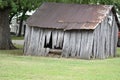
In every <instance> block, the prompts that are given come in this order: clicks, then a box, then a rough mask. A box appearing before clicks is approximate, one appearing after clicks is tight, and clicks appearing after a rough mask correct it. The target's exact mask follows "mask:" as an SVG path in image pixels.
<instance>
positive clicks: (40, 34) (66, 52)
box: [24, 27, 93, 59]
mask: <svg viewBox="0 0 120 80" xmlns="http://www.w3.org/2000/svg"><path fill="white" fill-rule="evenodd" d="M51 37H52V42H51ZM92 43H93V31H91V30H87V31H86V30H77V31H75V30H73V31H63V30H53V29H40V28H37V27H27V28H26V35H25V43H24V53H25V55H40V56H46V55H47V54H48V53H49V49H50V48H51V49H55V48H59V49H61V50H62V53H61V56H63V57H78V58H84V59H90V56H91V55H92ZM50 44H52V45H51V46H50Z"/></svg>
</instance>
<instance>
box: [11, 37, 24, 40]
mask: <svg viewBox="0 0 120 80" xmlns="http://www.w3.org/2000/svg"><path fill="white" fill-rule="evenodd" d="M11 38H12V40H23V39H24V37H23V36H21V37H17V36H11Z"/></svg>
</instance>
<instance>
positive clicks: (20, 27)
mask: <svg viewBox="0 0 120 80" xmlns="http://www.w3.org/2000/svg"><path fill="white" fill-rule="evenodd" d="M26 12H27V10H25V11H23V14H22V16H21V19H20V24H19V31H18V35H17V36H18V37H20V36H21V32H22V26H23V21H24V17H25V13H26Z"/></svg>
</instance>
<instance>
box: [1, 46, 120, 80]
mask: <svg viewBox="0 0 120 80" xmlns="http://www.w3.org/2000/svg"><path fill="white" fill-rule="evenodd" d="M119 55H120V48H119V49H117V56H118V57H116V58H109V59H104V60H80V59H71V58H68V59H66V58H50V57H31V56H22V50H21V49H19V50H8V51H4V50H3V51H0V80H119V79H120V78H119V76H120V57H119Z"/></svg>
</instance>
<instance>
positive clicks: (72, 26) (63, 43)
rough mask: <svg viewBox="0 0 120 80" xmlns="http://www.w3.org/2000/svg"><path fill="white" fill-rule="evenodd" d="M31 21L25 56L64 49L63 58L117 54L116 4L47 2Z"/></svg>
mask: <svg viewBox="0 0 120 80" xmlns="http://www.w3.org/2000/svg"><path fill="white" fill-rule="evenodd" d="M27 23H28V27H27V28H26V35H25V46H24V54H25V55H38V56H46V55H47V54H49V51H50V49H61V50H62V53H61V56H63V57H77V58H82V59H90V58H100V59H104V58H107V57H109V56H112V57H114V56H115V53H116V46H117V39H118V26H119V23H118V19H117V16H116V12H115V9H114V7H113V6H112V5H79V4H63V3H44V4H42V6H41V7H40V8H38V10H37V11H36V12H35V13H34V14H33V15H32V16H31V17H30V18H29V19H28V20H27Z"/></svg>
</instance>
